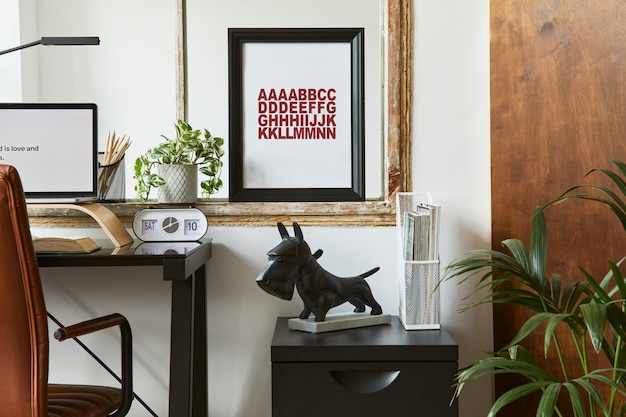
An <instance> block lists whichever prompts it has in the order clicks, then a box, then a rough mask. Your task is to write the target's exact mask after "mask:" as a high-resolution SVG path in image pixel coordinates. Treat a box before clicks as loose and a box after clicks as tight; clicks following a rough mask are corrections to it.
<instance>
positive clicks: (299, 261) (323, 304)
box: [256, 222, 383, 322]
mask: <svg viewBox="0 0 626 417" xmlns="http://www.w3.org/2000/svg"><path fill="white" fill-rule="evenodd" d="M293 230H294V233H295V236H289V233H288V232H287V229H286V228H285V226H284V225H283V224H282V223H278V231H279V232H280V236H281V238H282V241H281V242H280V243H279V244H278V245H276V246H275V247H274V248H273V249H272V250H270V251H269V252H268V253H267V256H268V258H269V262H268V264H267V266H266V267H265V269H264V270H263V271H262V272H261V273H260V274H259V276H258V277H257V280H256V281H257V283H258V284H259V286H260V287H261V288H262V289H263V290H264V291H266V292H267V293H269V294H271V295H273V296H275V297H278V298H281V299H283V300H291V298H292V297H293V290H294V286H295V287H296V289H297V290H298V294H299V295H300V298H302V301H303V302H304V310H302V313H300V318H301V319H307V318H309V316H310V315H311V313H313V315H314V316H315V321H316V322H322V321H324V320H325V319H326V313H328V310H330V309H331V308H333V307H336V306H338V305H341V304H343V303H345V302H349V303H351V304H352V305H354V306H355V309H354V311H355V312H358V313H361V312H364V311H365V306H366V305H367V306H369V307H370V308H371V309H372V311H371V314H372V315H380V314H382V312H383V310H382V308H381V307H380V305H379V304H378V303H377V302H376V300H375V299H374V296H373V295H372V291H371V289H370V286H369V285H368V284H367V282H365V278H366V277H368V276H370V275H372V274H374V273H375V272H377V271H378V270H379V269H380V268H378V267H376V268H374V269H372V270H370V271H368V272H365V273H363V274H361V275H358V276H355V277H346V278H340V277H337V276H335V275H333V274H331V273H330V272H328V271H326V270H325V269H324V268H322V266H320V264H318V263H317V259H318V258H319V257H320V256H321V255H322V251H321V250H318V251H316V252H315V253H314V254H312V253H311V249H310V248H309V245H308V244H307V243H306V242H305V241H304V236H303V234H302V229H301V228H300V226H298V223H295V222H294V223H293Z"/></svg>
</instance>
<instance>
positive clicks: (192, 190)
mask: <svg viewBox="0 0 626 417" xmlns="http://www.w3.org/2000/svg"><path fill="white" fill-rule="evenodd" d="M174 126H175V129H176V136H175V137H174V138H173V139H170V138H168V137H167V136H162V138H163V139H165V141H164V142H161V143H160V144H158V145H157V146H156V147H154V148H151V149H148V151H146V153H145V154H143V155H141V156H140V157H138V158H137V159H136V161H135V169H134V172H135V174H134V177H133V178H134V179H135V180H137V183H136V184H135V192H136V193H137V199H138V200H140V201H147V200H148V197H149V195H150V190H151V189H152V188H153V187H154V188H157V189H158V191H159V192H158V201H159V203H171V204H182V203H187V204H189V203H192V204H193V203H195V202H196V201H197V198H198V172H200V173H201V174H203V175H205V176H207V177H208V179H205V180H203V181H201V182H200V187H201V188H202V192H203V194H205V195H211V194H214V193H216V192H217V191H218V190H219V189H220V188H221V187H222V185H223V183H222V180H221V179H220V176H221V173H222V166H223V163H222V160H221V158H222V156H223V155H224V150H223V149H222V146H223V145H224V139H222V138H220V137H216V136H213V135H211V133H210V132H209V131H208V130H206V129H203V130H202V131H201V130H199V129H195V130H194V129H192V127H191V126H190V125H189V124H188V123H186V122H184V121H182V120H178V122H177V123H175V125H174ZM153 169H154V171H156V172H154V171H153Z"/></svg>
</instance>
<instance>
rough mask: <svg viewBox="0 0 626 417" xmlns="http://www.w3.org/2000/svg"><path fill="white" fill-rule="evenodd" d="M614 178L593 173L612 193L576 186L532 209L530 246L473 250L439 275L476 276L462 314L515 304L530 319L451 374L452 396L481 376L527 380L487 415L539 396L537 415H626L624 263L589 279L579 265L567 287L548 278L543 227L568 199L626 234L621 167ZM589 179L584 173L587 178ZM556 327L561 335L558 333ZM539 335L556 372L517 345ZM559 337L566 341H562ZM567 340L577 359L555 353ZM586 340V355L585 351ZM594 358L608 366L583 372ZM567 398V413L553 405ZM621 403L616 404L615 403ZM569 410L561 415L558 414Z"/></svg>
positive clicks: (624, 170)
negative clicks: (576, 367) (596, 206)
mask: <svg viewBox="0 0 626 417" xmlns="http://www.w3.org/2000/svg"><path fill="white" fill-rule="evenodd" d="M612 162H613V163H614V164H615V166H616V167H617V172H614V171H612V170H610V169H594V170H592V171H590V173H594V172H600V173H602V174H604V175H605V176H606V177H608V178H609V179H610V180H611V182H612V183H613V185H615V186H616V187H617V191H613V190H612V189H611V188H612V187H611V188H609V187H605V186H602V185H597V184H582V185H577V186H575V187H572V188H570V189H569V190H567V191H566V192H565V193H563V194H562V195H561V196H560V197H558V198H557V199H556V200H554V201H552V202H550V203H548V204H547V205H545V206H543V207H537V208H536V209H535V213H534V216H533V227H532V234H531V237H530V242H529V247H528V250H526V247H525V245H524V244H523V243H522V242H521V241H520V240H518V239H507V240H505V241H503V242H502V245H503V247H504V248H505V249H506V253H505V252H500V251H496V250H474V251H470V252H467V253H466V254H465V255H463V256H462V257H461V258H459V259H457V260H455V261H453V262H452V263H451V264H450V265H448V266H447V268H446V269H445V273H444V277H443V279H442V280H450V279H453V278H459V280H460V282H464V281H467V280H468V279H470V278H471V277H473V276H477V277H478V280H477V281H476V283H475V286H474V289H475V293H477V294H481V296H480V297H479V299H478V301H476V302H474V303H472V304H471V305H469V306H467V307H465V309H469V308H472V307H475V306H478V305H482V304H485V303H498V304H507V305H515V306H518V307H521V308H523V309H525V310H526V311H528V312H529V318H528V320H527V321H526V322H525V323H524V324H523V325H522V326H521V327H520V328H519V329H518V331H517V334H516V335H515V336H514V337H513V339H512V340H511V341H510V342H509V343H508V344H506V345H505V346H502V347H499V349H498V350H497V351H495V352H492V353H491V354H490V355H489V356H488V357H487V358H485V359H481V360H478V361H477V362H475V363H473V364H472V365H470V366H469V367H467V368H465V369H463V370H461V371H460V372H459V374H458V375H457V383H456V388H457V389H456V393H455V395H456V396H458V395H460V393H461V391H462V389H463V387H464V386H465V384H466V383H468V382H471V381H473V380H475V379H477V378H480V377H484V376H493V375H497V374H517V375H522V376H523V377H525V379H526V383H523V384H521V385H519V386H517V387H514V388H512V389H510V390H508V391H507V392H505V393H504V394H502V395H501V396H500V397H499V398H497V399H496V401H495V402H494V404H493V406H492V408H491V410H490V412H489V414H488V416H489V417H492V416H495V415H496V414H497V413H498V412H499V411H500V410H501V409H502V408H503V407H505V406H507V405H509V404H511V403H513V402H515V401H517V400H520V399H522V398H525V397H527V396H528V395H531V394H533V393H536V392H539V393H540V400H539V403H538V405H537V413H536V415H537V416H545V417H548V416H550V417H551V416H563V415H570V413H571V414H573V415H574V416H575V417H583V416H585V417H586V416H593V417H595V416H598V415H603V416H610V417H613V416H620V417H622V416H625V415H626V404H625V403H624V402H623V398H624V397H622V395H624V394H626V352H624V349H625V348H626V345H625V341H626V312H625V310H626V303H625V301H626V282H625V278H624V276H623V275H622V273H621V271H620V265H621V264H622V263H623V262H624V259H626V257H625V258H622V259H620V260H619V261H617V262H611V261H609V262H608V272H607V273H606V275H605V276H604V277H602V278H601V279H596V278H594V277H593V276H591V274H589V273H588V272H587V271H585V270H584V269H583V268H582V267H581V266H579V271H580V279H578V280H573V281H571V282H569V283H567V284H565V283H564V281H563V280H562V279H561V277H560V276H559V275H551V276H548V274H547V272H546V263H547V238H546V220H545V215H544V211H545V210H547V209H548V208H549V207H552V206H554V205H556V204H559V203H561V202H564V201H566V200H570V199H585V200H593V201H596V202H599V203H601V204H603V205H606V206H607V207H608V208H609V209H610V210H611V211H612V212H613V213H615V214H616V215H617V217H618V218H619V220H620V222H621V224H622V226H623V227H624V230H625V231H626V201H625V200H624V198H625V197H626V165H625V164H624V163H622V162H619V161H612ZM588 175H589V174H588ZM559 327H562V328H564V329H565V332H557V331H556V329H557V328H559ZM537 331H543V333H544V338H543V340H544V346H543V351H544V356H545V357H546V358H547V357H548V356H549V355H555V357H556V358H557V360H558V363H560V371H559V372H557V373H556V374H555V373H551V372H549V371H548V370H546V369H544V368H542V367H541V365H540V364H539V363H538V361H536V359H535V357H533V355H532V354H531V352H530V351H529V350H527V349H526V348H524V343H525V340H526V338H527V336H529V335H530V334H531V333H533V332H537ZM563 335H565V336H563ZM564 337H569V338H570V339H571V342H572V344H573V346H575V350H576V352H577V355H575V357H566V355H565V352H564V350H562V349H561V346H563V345H564V343H563V340H561V339H562V338H564ZM588 341H590V342H591V345H592V346H593V350H595V353H594V352H592V351H589V349H588V348H587V342H588ZM594 354H601V355H604V356H605V357H606V359H607V360H608V363H609V366H608V367H607V368H603V369H592V368H591V367H590V365H589V364H590V361H589V358H590V355H594ZM576 357H577V359H578V361H579V362H580V365H581V368H580V369H582V371H581V373H580V374H576V375H573V374H572V371H569V372H568V369H571V368H567V367H566V363H571V362H572V361H574V360H576ZM601 385H605V386H606V387H608V392H609V394H608V396H603V395H602V394H601V392H602V390H600V389H599V387H600V386H601ZM559 396H561V397H566V398H569V402H566V404H567V405H566V406H563V403H562V402H561V403H559V404H561V406H560V407H561V408H559V405H558V404H557V399H558V398H559ZM620 398H621V399H620ZM564 407H566V408H571V410H565V408H564Z"/></svg>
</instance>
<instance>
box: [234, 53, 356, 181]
mask: <svg viewBox="0 0 626 417" xmlns="http://www.w3.org/2000/svg"><path fill="white" fill-rule="evenodd" d="M242 65H243V68H242V73H243V82H242V87H243V100H244V102H243V106H242V107H243V115H242V120H243V127H242V131H243V164H244V172H243V174H244V178H243V185H244V187H245V188H261V189H264V188H350V187H352V128H351V112H352V105H351V94H352V91H351V55H350V43H348V42H343V43H342V42H319V43H316V42H313V43H308V42H300V43H299V42H294V43H291V42H281V43H269V42H268V43H254V42H248V43H246V44H244V45H243V63H242Z"/></svg>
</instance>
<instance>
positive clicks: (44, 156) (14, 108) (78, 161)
mask: <svg viewBox="0 0 626 417" xmlns="http://www.w3.org/2000/svg"><path fill="white" fill-rule="evenodd" d="M97 149H98V139H97V107H96V105H95V104H65V103H64V104H51V103H36V104H35V103H0V164H9V165H13V166H15V167H16V168H17V170H18V172H19V174H20V178H21V179H22V184H23V186H24V191H25V193H26V197H27V198H38V197H41V198H55V197H59V198H65V197H89V196H93V197H95V196H96V175H97V168H98V167H97V161H98V159H97V158H98V150H97Z"/></svg>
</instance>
